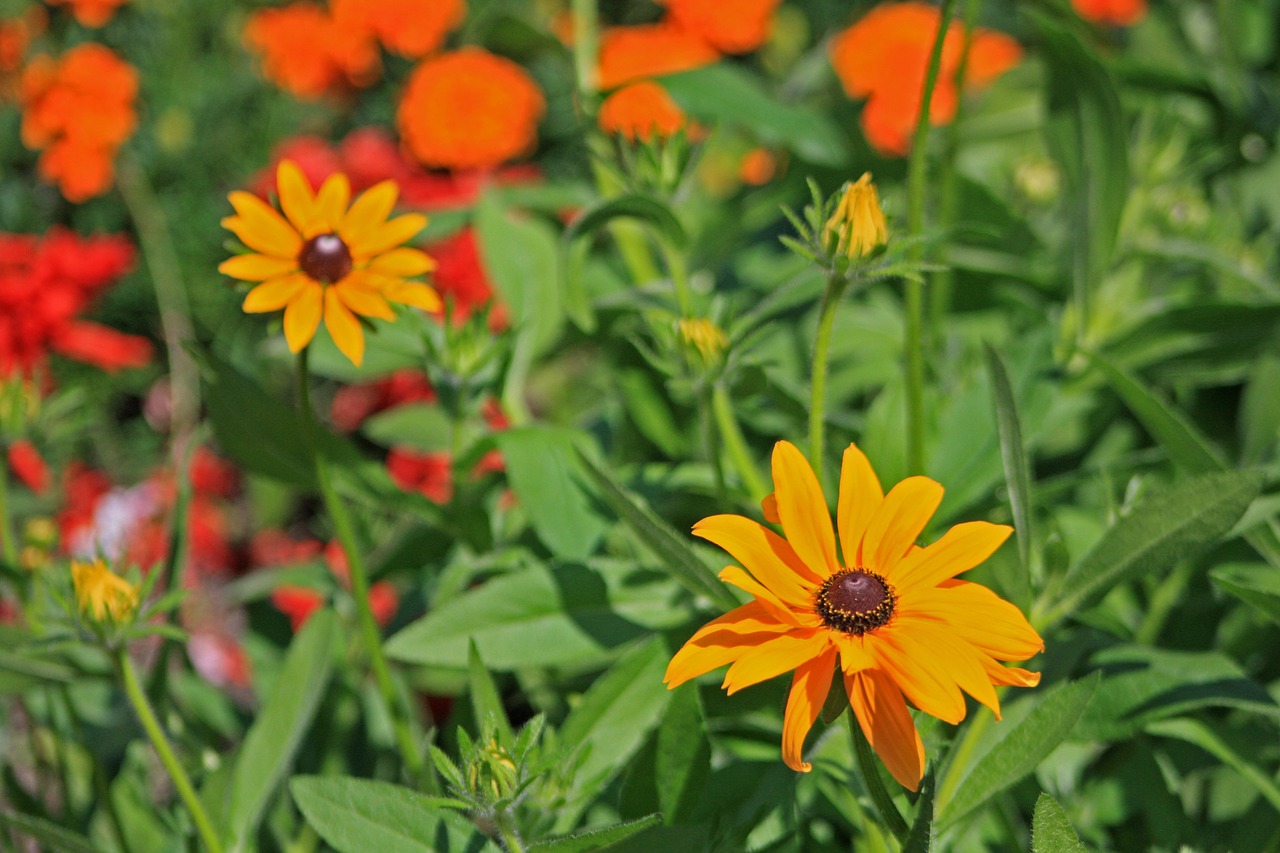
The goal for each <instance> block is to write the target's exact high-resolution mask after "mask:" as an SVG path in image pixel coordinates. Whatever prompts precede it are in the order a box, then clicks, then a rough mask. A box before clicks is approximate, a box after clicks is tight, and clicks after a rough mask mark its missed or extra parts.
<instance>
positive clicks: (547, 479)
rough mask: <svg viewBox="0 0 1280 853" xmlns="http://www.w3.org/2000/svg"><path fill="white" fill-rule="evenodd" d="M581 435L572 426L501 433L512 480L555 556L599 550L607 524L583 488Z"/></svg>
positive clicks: (578, 556) (581, 556) (577, 557)
mask: <svg viewBox="0 0 1280 853" xmlns="http://www.w3.org/2000/svg"><path fill="white" fill-rule="evenodd" d="M576 436H577V434H576V433H575V432H573V431H572V430H566V429H559V428H555V427H545V426H530V427H520V428H517V429H508V430H503V431H502V432H499V433H498V434H497V436H496V438H497V441H498V447H499V448H500V449H501V450H502V458H503V462H504V464H505V465H506V470H507V481H508V482H509V483H510V484H511V488H512V490H513V491H514V492H515V493H516V497H517V498H519V500H520V505H521V506H522V507H523V508H524V511H525V512H526V513H528V515H529V520H530V522H531V523H532V524H533V529H534V531H535V532H536V533H537V534H538V538H539V539H541V540H542V541H543V543H544V544H546V546H547V547H548V548H550V549H551V551H552V552H553V553H555V554H556V556H559V557H565V558H567V559H571V560H581V559H585V558H586V557H588V556H589V555H590V554H591V553H592V552H593V551H595V549H596V546H597V545H598V544H599V542H600V537H601V536H602V535H603V534H604V530H605V526H606V522H605V519H604V518H603V517H602V516H601V515H600V513H599V512H597V511H596V508H595V506H594V504H593V502H592V498H591V495H590V494H589V492H588V491H587V490H586V489H584V488H583V485H582V478H581V475H580V474H579V472H578V466H577V461H578V459H579V458H581V457H580V454H578V453H577V452H576V450H575V448H574V439H575V438H576Z"/></svg>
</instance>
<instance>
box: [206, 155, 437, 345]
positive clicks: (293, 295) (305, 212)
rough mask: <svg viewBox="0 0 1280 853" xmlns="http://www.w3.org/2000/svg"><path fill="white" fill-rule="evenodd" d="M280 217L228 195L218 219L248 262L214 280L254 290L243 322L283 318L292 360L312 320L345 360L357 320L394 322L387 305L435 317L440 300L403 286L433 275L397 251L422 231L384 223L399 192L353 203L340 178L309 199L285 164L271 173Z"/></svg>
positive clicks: (415, 257)
mask: <svg viewBox="0 0 1280 853" xmlns="http://www.w3.org/2000/svg"><path fill="white" fill-rule="evenodd" d="M276 189H277V193H278V195H279V199H280V209H281V211H282V212H283V216H282V215H281V213H279V212H277V211H276V210H275V208H273V207H271V206H270V205H268V204H267V203H266V202H264V201H262V200H261V199H260V198H258V197H257V196H254V195H252V194H250V193H247V192H241V191H236V192H233V193H231V194H230V195H229V196H228V199H229V200H230V201H231V204H232V206H233V207H235V210H236V215H235V216H229V217H227V218H226V219H224V220H222V225H223V227H225V228H227V229H229V230H231V231H232V232H234V233H235V235H236V236H237V237H239V238H240V241H241V242H243V243H244V244H245V245H246V246H248V247H249V248H250V249H252V250H253V253H250V254H244V255H237V256H235V257H233V258H228V259H227V260H225V261H223V262H222V264H221V265H220V266H219V267H218V271H219V272H221V273H222V274H223V275H228V276H230V277H232V278H238V279H240V280H242V281H251V282H260V283H259V284H258V285H257V286H256V287H254V288H253V290H250V291H249V293H248V295H246V296H245V299H244V310H245V311H246V312H247V313H250V314H256V313H261V312H265V311H278V310H280V309H281V308H283V309H284V337H285V340H286V341H287V342H288V344H289V349H290V351H292V352H295V353H296V352H301V351H302V349H303V348H304V347H306V345H307V344H309V343H311V339H312V337H314V336H315V333H316V328H317V327H318V326H319V325H320V320H321V319H323V320H324V324H325V327H326V328H327V329H328V330H329V334H330V335H331V336H332V337H333V342H334V343H335V344H337V346H338V349H340V350H341V351H342V353H343V355H345V356H346V357H347V358H349V359H351V361H352V362H353V363H354V364H356V365H359V364H360V362H361V361H363V360H364V333H363V332H362V330H361V328H360V320H359V319H358V317H377V318H378V319H381V320H395V314H394V313H392V310H391V305H390V303H392V302H399V303H401V304H403V305H411V306H413V307H415V308H421V309H422V310H424V311H439V310H440V307H441V302H440V296H439V294H437V293H436V292H435V290H433V289H432V288H431V287H429V286H427V285H425V284H422V283H421V282H413V281H407V280H406V279H408V278H411V277H413V276H417V275H422V274H423V273H426V272H429V271H431V270H432V269H434V267H435V262H434V261H432V260H431V258H430V257H428V256H427V254H426V253H425V252H422V251H419V250H418V249H411V248H406V247H404V246H402V244H403V243H404V242H406V241H407V240H409V239H410V238H412V237H413V236H414V235H416V234H417V233H418V232H419V231H421V230H422V228H423V226H425V225H426V224H427V219H426V217H425V216H421V215H420V214H416V213H409V214H405V215H403V216H398V217H396V218H395V219H391V220H388V219H387V217H388V215H389V214H390V213H391V209H392V208H393V207H394V206H395V203H396V197H397V195H399V189H398V187H397V186H396V184H395V182H394V181H383V182H382V183H380V184H378V185H376V186H374V187H371V188H370V189H368V190H366V191H365V192H364V193H362V194H361V195H360V196H359V197H358V198H356V200H355V201H354V202H351V203H350V206H348V202H350V199H351V185H350V183H349V182H348V180H347V176H346V175H343V174H335V175H332V176H330V177H329V179H328V180H326V181H325V182H324V184H323V185H322V186H321V187H320V190H319V192H317V193H315V194H313V193H312V190H311V186H310V184H309V183H308V181H307V179H306V177H305V176H304V175H303V174H302V170H301V169H299V168H298V166H297V165H296V164H295V163H293V162H292V161H289V160H284V161H282V162H281V163H280V167H279V169H278V170H277V172H276Z"/></svg>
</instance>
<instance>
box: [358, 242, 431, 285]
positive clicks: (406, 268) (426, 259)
mask: <svg viewBox="0 0 1280 853" xmlns="http://www.w3.org/2000/svg"><path fill="white" fill-rule="evenodd" d="M435 268H436V262H435V261H433V260H432V259H431V256H430V255H428V254H427V253H426V252H423V251H421V250H419V249H393V250H392V251H390V252H383V253H382V254H381V255H378V256H377V257H376V258H374V259H373V260H372V261H370V262H369V271H370V272H376V273H379V274H381V275H386V276H392V277H395V278H411V277H412V276H415V275H422V274H423V273H428V272H431V271H432V270H433V269H435Z"/></svg>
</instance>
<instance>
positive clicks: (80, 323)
mask: <svg viewBox="0 0 1280 853" xmlns="http://www.w3.org/2000/svg"><path fill="white" fill-rule="evenodd" d="M132 264H133V246H132V245H130V243H129V242H128V241H127V240H126V239H124V238H123V237H114V236H102V237H84V238H82V237H79V236H77V235H76V234H73V233H72V232H70V231H66V230H63V229H60V228H54V229H51V230H50V231H49V232H48V233H47V234H45V235H44V236H34V235H25V234H0V377H11V376H14V375H15V374H21V375H30V374H32V373H33V372H35V371H37V370H38V369H40V368H41V367H42V366H43V365H44V363H45V361H46V359H47V358H48V356H49V354H50V353H51V352H56V353H59V354H60V355H65V356H67V357H69V358H73V359H76V360H77V361H83V362H86V363H88V364H93V365H96V366H97V367H100V368H102V369H103V370H118V369H120V368H123V367H138V366H141V365H144V364H146V363H147V362H148V361H149V360H150V358H151V344H150V343H149V342H148V341H147V340H146V339H145V338H141V337H137V336H135V335H125V334H122V333H120V332H117V331H115V330H114V329H110V328H107V327H106V326H103V325H100V324H98V323H93V322H90V321H88V320H83V319H81V318H80V314H81V313H82V312H83V311H84V310H85V309H86V308H87V307H88V306H89V304H90V303H91V302H93V300H94V299H95V298H97V297H98V296H99V295H100V294H101V293H102V292H103V291H104V290H105V289H106V288H107V287H109V286H110V285H111V284H112V283H113V282H115V280H116V279H118V278H119V277H120V276H121V275H123V274H124V272H125V271H126V270H128V269H129V267H130V266H132Z"/></svg>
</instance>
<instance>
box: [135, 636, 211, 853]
mask: <svg viewBox="0 0 1280 853" xmlns="http://www.w3.org/2000/svg"><path fill="white" fill-rule="evenodd" d="M115 665H116V673H117V674H118V675H119V677H120V683H121V684H122V685H123V686H124V692H125V695H126V696H128V697H129V703H130V704H131V705H133V710H134V713H136V714H137V715H138V721H139V722H141V723H142V728H143V730H145V731H146V733H147V737H148V738H150V739H151V746H152V747H153V748H154V749H155V751H156V755H157V756H159V758H160V763H161V764H163V765H164V769H165V770H166V771H168V773H169V778H171V779H172V780H173V785H174V787H175V788H177V790H178V796H179V797H181V798H182V802H183V804H184V805H186V807H187V811H188V812H190V814H191V820H192V822H193V823H195V825H196V832H198V833H199V834H200V839H201V840H202V841H203V842H204V846H205V848H206V849H207V850H209V853H222V842H220V841H219V840H218V834H217V833H216V832H214V829H213V824H212V823H210V822H209V816H208V815H207V814H205V810H204V806H203V805H201V804H200V798H199V797H198V796H197V795H196V789H195V788H194V787H192V785H191V779H190V777H189V776H187V771H186V770H184V769H183V768H182V764H181V763H179V761H178V756H176V755H174V754H173V747H171V746H170V745H169V739H168V738H167V737H165V733H164V729H162V728H160V721H159V720H157V719H156V715H155V712H154V711H152V710H151V703H150V702H148V701H147V696H146V694H145V693H143V691H142V685H141V684H140V683H139V682H138V673H137V672H136V671H134V668H133V662H132V661H130V660H129V654H128V652H127V651H125V649H124V648H123V647H122V648H118V649H116V651H115Z"/></svg>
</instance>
